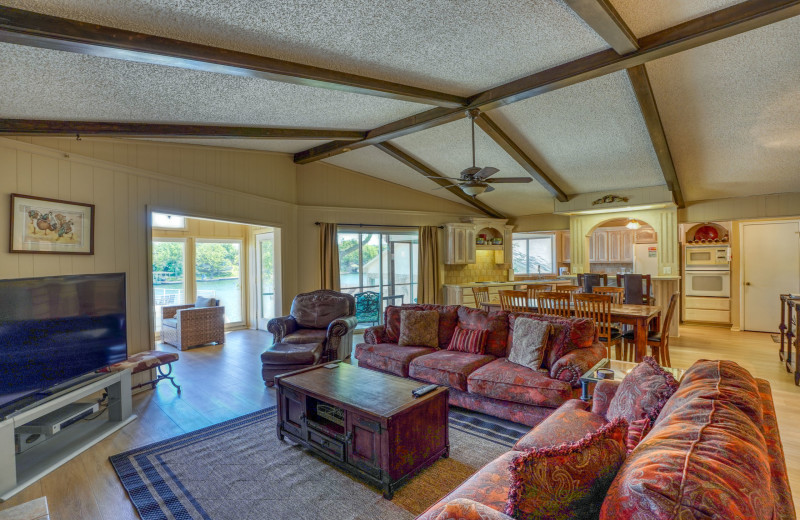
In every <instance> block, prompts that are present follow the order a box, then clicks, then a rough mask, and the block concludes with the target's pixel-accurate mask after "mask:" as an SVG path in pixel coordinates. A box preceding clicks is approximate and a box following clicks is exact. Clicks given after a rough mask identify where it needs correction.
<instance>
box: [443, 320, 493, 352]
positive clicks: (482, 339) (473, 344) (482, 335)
mask: <svg viewBox="0 0 800 520" xmlns="http://www.w3.org/2000/svg"><path fill="white" fill-rule="evenodd" d="M488 336H489V331H488V330H482V329H472V330H470V329H464V328H461V327H456V330H455V332H453V338H452V339H451V340H450V344H449V345H447V350H452V351H455V352H467V353H469V354H483V353H484V352H485V350H486V338H487V337H488Z"/></svg>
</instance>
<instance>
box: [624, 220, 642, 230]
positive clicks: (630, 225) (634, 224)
mask: <svg viewBox="0 0 800 520" xmlns="http://www.w3.org/2000/svg"><path fill="white" fill-rule="evenodd" d="M625 227H626V228H628V229H639V228H640V227H642V223H641V222H639V221H638V220H636V219H630V220H629V221H628V223H627V224H625Z"/></svg>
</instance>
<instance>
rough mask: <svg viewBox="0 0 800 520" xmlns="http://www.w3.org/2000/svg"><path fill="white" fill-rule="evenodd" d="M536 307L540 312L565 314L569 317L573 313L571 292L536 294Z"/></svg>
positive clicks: (556, 314)
mask: <svg viewBox="0 0 800 520" xmlns="http://www.w3.org/2000/svg"><path fill="white" fill-rule="evenodd" d="M536 302H537V306H536V308H537V309H538V310H539V313H540V314H550V315H552V316H563V317H565V318H569V317H570V315H571V314H572V313H571V309H570V305H569V302H570V293H568V292H563V291H561V292H555V291H553V292H540V293H538V294H537V295H536Z"/></svg>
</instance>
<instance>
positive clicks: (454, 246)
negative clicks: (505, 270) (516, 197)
mask: <svg viewBox="0 0 800 520" xmlns="http://www.w3.org/2000/svg"><path fill="white" fill-rule="evenodd" d="M512 229H513V226H509V225H506V220H504V219H488V218H474V219H469V220H468V221H467V222H459V223H452V224H445V263H446V264H451V265H453V264H455V265H459V264H474V263H475V261H476V253H475V252H476V250H493V251H494V252H495V255H494V263H495V264H507V263H510V259H511V230H512Z"/></svg>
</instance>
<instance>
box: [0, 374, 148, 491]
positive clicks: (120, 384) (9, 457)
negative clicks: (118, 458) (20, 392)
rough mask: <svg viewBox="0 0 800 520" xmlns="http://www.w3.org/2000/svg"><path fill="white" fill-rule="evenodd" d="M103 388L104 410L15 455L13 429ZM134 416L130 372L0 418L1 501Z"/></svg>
mask: <svg viewBox="0 0 800 520" xmlns="http://www.w3.org/2000/svg"><path fill="white" fill-rule="evenodd" d="M103 389H106V391H107V392H108V411H107V413H105V414H104V416H100V417H98V418H97V419H95V420H92V421H78V422H77V423H75V424H73V425H71V426H70V427H69V428H67V429H65V430H64V431H62V432H60V433H58V434H56V435H54V436H53V437H52V438H50V439H47V440H46V441H44V442H42V443H41V444H39V445H38V446H34V447H33V448H31V449H29V450H27V451H25V452H23V453H20V454H19V455H16V454H15V450H14V428H17V427H19V426H22V425H23V424H26V423H28V422H30V421H32V420H34V419H37V418H39V417H42V416H44V415H47V414H48V413H50V412H53V411H55V410H58V409H60V408H62V407H63V406H66V405H68V404H71V403H74V402H75V401H78V400H79V399H82V398H84V397H86V396H89V395H92V394H94V393H97V392H100V391H101V390H103ZM134 419H136V416H135V415H132V408H131V372H130V370H123V371H120V372H113V373H109V374H108V375H106V376H104V377H103V376H101V377H100V378H99V379H97V380H94V381H92V382H91V383H89V384H86V385H83V386H80V387H79V388H76V389H73V390H66V391H65V392H64V393H62V394H60V395H56V396H54V397H52V398H50V399H49V400H47V401H45V402H43V403H37V404H34V405H32V406H30V407H29V408H24V409H22V410H20V411H18V412H15V413H14V414H12V415H11V416H9V417H8V418H6V419H5V420H3V421H0V501H5V500H8V499H9V498H11V497H12V496H13V495H15V494H16V493H18V492H19V491H22V489H24V488H25V487H27V486H29V485H30V484H32V483H34V482H35V481H37V480H39V479H40V478H42V477H43V476H45V475H47V474H48V473H50V472H51V471H53V470H54V469H56V468H57V467H59V466H61V465H62V464H64V463H65V462H67V461H68V460H70V459H72V458H73V457H75V456H76V455H78V454H80V453H82V452H84V451H85V450H87V449H89V448H90V447H91V446H93V445H94V444H96V443H98V442H100V441H101V440H103V439H104V438H106V437H108V436H109V435H111V434H112V433H114V432H115V431H117V430H119V429H120V428H122V427H123V426H125V425H126V424H128V423H129V422H131V421H133V420H134Z"/></svg>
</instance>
